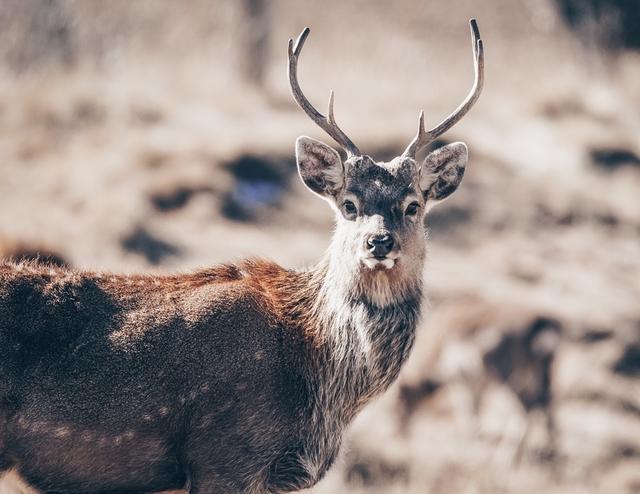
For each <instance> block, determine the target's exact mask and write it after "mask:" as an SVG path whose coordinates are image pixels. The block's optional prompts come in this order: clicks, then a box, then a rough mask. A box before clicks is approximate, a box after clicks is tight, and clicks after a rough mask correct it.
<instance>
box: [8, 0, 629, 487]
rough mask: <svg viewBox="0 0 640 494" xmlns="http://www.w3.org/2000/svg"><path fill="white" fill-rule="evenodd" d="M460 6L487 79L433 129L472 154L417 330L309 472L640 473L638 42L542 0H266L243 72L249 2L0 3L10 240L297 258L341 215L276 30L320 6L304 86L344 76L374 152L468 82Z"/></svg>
mask: <svg viewBox="0 0 640 494" xmlns="http://www.w3.org/2000/svg"><path fill="white" fill-rule="evenodd" d="M472 16H474V17H477V19H478V22H479V26H480V30H481V33H482V38H483V40H484V43H485V45H484V46H485V51H486V55H485V56H486V69H485V70H486V85H485V90H484V93H483V95H482V97H481V99H480V100H479V103H478V104H477V105H476V107H475V108H474V109H473V110H472V111H471V112H470V114H469V115H468V116H467V117H466V118H465V119H464V120H463V121H462V122H461V123H460V124H459V125H457V126H456V127H455V128H454V129H453V130H452V131H450V132H449V134H448V135H446V136H445V138H446V139H447V141H452V140H463V141H465V142H466V143H467V144H468V145H469V149H470V165H469V167H468V172H467V176H466V178H465V180H464V182H463V184H462V186H461V188H460V190H459V191H458V192H457V193H456V194H454V196H453V197H452V198H451V199H449V200H448V201H447V202H446V203H444V204H443V205H441V206H439V207H438V208H436V209H435V210H434V211H433V213H432V214H431V216H430V217H429V218H428V224H429V226H430V239H429V245H430V249H429V262H428V266H427V269H426V271H425V280H426V283H427V287H428V296H429V304H428V306H427V308H426V313H425V316H424V320H423V323H422V325H421V328H420V334H419V337H418V341H417V346H416V350H415V352H414V355H413V356H412V358H411V359H410V362H409V363H408V364H407V367H406V369H405V371H404V372H403V374H402V375H401V377H400V379H399V382H398V384H397V385H395V386H394V387H393V388H392V389H391V390H390V391H389V392H388V393H387V394H386V395H385V396H384V397H382V398H381V399H379V400H378V401H377V402H376V403H374V404H373V405H372V406H370V407H369V408H367V409H366V410H365V411H364V412H363V413H362V414H361V416H360V417H359V418H358V419H357V420H356V423H355V424H354V425H353V427H352V429H351V430H350V432H349V434H348V438H347V439H346V442H345V447H344V451H343V454H342V456H341V458H340V460H339V462H338V463H337V464H336V466H335V467H334V468H333V469H332V471H331V472H330V474H329V475H328V477H327V478H326V479H325V480H324V481H323V482H321V483H320V484H319V485H318V486H317V487H316V488H315V489H313V492H317V493H335V492H363V493H364V492H372V493H373V492H377V493H424V492H429V493H492V494H493V493H518V494H526V493H531V494H533V493H540V492H547V493H639V492H640V84H638V81H639V80H640V53H638V52H633V51H616V52H615V53H614V52H603V51H600V50H599V49H597V48H595V47H594V46H593V45H591V44H589V43H584V42H582V41H580V40H578V39H577V38H576V37H574V36H573V35H572V34H571V32H570V31H569V30H568V29H567V28H566V27H565V24H564V23H563V21H562V19H561V18H560V17H559V15H558V13H557V10H556V9H555V7H554V4H553V3H552V2H551V0H543V1H538V2H528V1H525V0H512V1H507V0H492V1H485V2H474V1H471V0H466V1H461V0H454V1H451V2H435V1H430V0H429V1H427V0H424V1H412V0H397V1H395V2H382V1H371V0H369V1H365V0H355V1H348V2H311V1H306V0H304V1H296V2H294V1H291V0H277V1H274V2H269V3H268V9H267V18H268V23H269V30H268V35H267V36H266V38H265V41H264V42H265V43H266V45H264V46H265V47H266V50H265V52H264V53H262V54H261V55H260V59H261V60H266V63H265V64H264V69H265V72H264V78H263V79H261V80H254V81H253V82H252V81H251V80H250V79H247V77H246V76H245V77H243V76H242V75H241V74H243V73H244V72H246V66H247V63H248V62H247V60H248V59H247V48H246V46H247V41H246V29H245V28H246V23H247V18H246V17H247V15H246V13H245V12H244V11H243V9H242V6H241V3H240V2H234V1H232V0H225V1H222V0H220V1H210V2H207V1H203V0H192V1H190V2H171V1H169V0H166V1H165V0H157V1H151V0H139V1H136V2H128V1H121V0H113V1H110V2H101V1H99V0H84V1H82V0H68V1H64V0H58V1H51V2H39V1H35V0H29V1H20V0H0V61H1V64H0V171H1V172H2V174H1V176H2V179H1V180H0V250H2V251H3V253H4V254H7V255H11V254H14V255H15V254H28V255H35V253H36V252H41V255H42V256H43V257H45V258H46V257H47V256H50V255H52V254H53V253H56V254H57V255H58V256H59V257H61V258H63V259H64V260H66V262H68V263H69V264H71V265H73V266H77V267H91V268H100V269H111V270H117V271H143V270H160V271H168V270H171V271H173V270H190V269H194V268H197V267H199V266H203V265H208V264H212V263H218V262H223V261H229V260H234V259H237V258H240V257H245V256H259V257H268V258H272V259H275V260H277V261H278V262H280V263H282V264H283V265H285V266H287V267H300V266H305V265H310V264H312V263H313V262H315V260H317V259H318V258H319V257H320V256H321V255H322V253H323V250H324V249H325V247H326V246H327V244H328V241H329V238H330V235H331V225H332V216H331V212H330V209H329V208H328V207H327V206H326V205H325V204H324V203H323V202H322V201H320V200H319V199H317V198H316V197H314V196H312V195H311V194H309V193H308V192H306V191H305V189H304V188H303V186H302V185H301V183H300V182H299V180H298V178H297V173H296V171H295V162H294V160H293V143H294V141H295V138H296V137H297V136H298V135H303V134H306V135H311V136H314V137H317V138H320V139H323V140H325V141H326V142H327V143H331V144H333V143H332V142H331V141H330V139H329V138H328V137H326V136H324V135H322V133H321V131H320V130H319V129H318V128H317V127H315V126H314V124H313V123H312V122H311V121H310V120H309V119H308V118H307V117H306V116H305V115H304V114H303V113H302V112H301V111H300V110H298V109H297V107H295V104H294V103H293V101H292V98H291V97H290V95H289V92H288V91H289V89H288V85H287V81H286V76H285V75H286V72H285V62H286V41H287V39H288V38H289V37H292V36H296V35H297V34H298V33H299V32H300V30H301V29H302V27H304V26H305V25H309V26H310V27H311V29H312V33H311V36H310V38H309V40H308V41H307V45H306V48H305V53H304V56H303V57H302V60H301V63H300V80H301V83H302V85H303V87H304V88H305V91H306V93H307V95H308V96H309V98H310V99H311V100H312V101H313V102H314V104H316V105H317V106H318V107H319V108H322V107H323V106H324V102H325V101H326V100H327V98H328V93H329V89H331V88H333V89H334V90H335V92H336V118H337V119H338V121H339V122H340V125H341V127H342V128H343V129H345V131H346V132H347V133H348V134H349V135H350V136H351V137H352V138H353V140H354V141H355V142H356V143H357V144H358V146H359V147H360V148H361V149H363V150H364V151H365V152H367V153H369V154H371V155H372V156H373V157H374V158H377V159H386V158H389V157H391V156H393V155H395V154H398V153H399V152H401V151H402V149H403V148H404V146H405V145H406V144H407V143H408V142H409V140H410V139H411V138H412V136H413V135H414V133H415V131H416V126H417V116H418V112H419V110H420V109H424V110H425V113H426V118H427V124H432V125H433V124H435V123H437V121H439V119H442V118H444V116H446V114H448V112H449V111H451V110H452V109H453V108H454V107H455V106H456V105H457V104H458V103H459V102H460V101H461V100H462V98H463V97H464V95H465V94H466V92H467V91H468V89H469V87H470V86H471V82H472V74H473V72H472V57H471V48H470V43H469V33H468V26H467V21H468V19H469V18H470V17H472ZM265 57H266V58H265ZM249 65H251V64H249ZM243 71H244V72H243ZM53 260H56V259H55V258H54V259H53ZM60 260H61V259H60ZM540 321H543V322H540ZM544 321H546V322H544ZM540 324H542V326H540V327H545V328H547V329H548V328H552V330H547V331H546V332H543V333H541V335H542V336H541V337H540V338H530V339H528V337H527V335H528V334H530V333H531V331H532V328H535V327H537V326H536V325H540ZM505 359H506V360H505ZM506 361H508V362H509V363H508V365H507V364H505V362H506ZM545 369H546V370H545ZM546 371H548V372H549V373H550V374H549V376H548V382H545V378H544V372H546ZM525 402H526V403H527V404H529V405H530V406H528V408H526V407H525V406H524V404H525ZM536 405H539V406H537V407H536ZM525 431H526V434H525Z"/></svg>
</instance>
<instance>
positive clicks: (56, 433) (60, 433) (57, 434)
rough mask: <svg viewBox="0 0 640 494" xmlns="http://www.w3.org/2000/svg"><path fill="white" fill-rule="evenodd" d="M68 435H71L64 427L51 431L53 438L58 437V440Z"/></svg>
mask: <svg viewBox="0 0 640 494" xmlns="http://www.w3.org/2000/svg"><path fill="white" fill-rule="evenodd" d="M69 434H71V430H70V429H69V428H68V427H64V426H62V427H56V428H55V429H54V430H53V435H54V436H55V437H60V438H62V437H67V436H68V435H69Z"/></svg>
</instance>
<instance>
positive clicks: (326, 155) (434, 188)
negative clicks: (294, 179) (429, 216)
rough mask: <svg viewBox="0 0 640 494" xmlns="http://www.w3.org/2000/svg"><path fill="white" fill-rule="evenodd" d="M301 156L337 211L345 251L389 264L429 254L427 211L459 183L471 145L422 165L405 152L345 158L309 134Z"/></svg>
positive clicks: (299, 146) (376, 265)
mask: <svg viewBox="0 0 640 494" xmlns="http://www.w3.org/2000/svg"><path fill="white" fill-rule="evenodd" d="M296 156H297V160H298V169H299V172H300V176H301V178H302V180H303V182H304V183H305V185H306V186H307V187H308V188H309V189H311V191H312V192H314V193H316V194H318V195H320V196H321V197H323V198H324V199H326V200H328V201H329V202H330V203H331V204H332V206H333V207H334V209H335V210H336V212H337V228H336V237H337V239H338V241H339V242H340V243H341V245H342V248H343V249H344V252H345V255H347V256H351V257H352V258H354V259H357V260H358V261H359V262H360V263H361V265H362V266H364V267H367V268H369V269H382V268H384V269H387V270H390V269H393V268H394V267H395V266H396V265H397V264H398V263H401V262H403V261H404V262H410V261H411V259H415V260H418V259H420V260H421V259H422V257H424V249H425V245H424V244H425V230H424V226H423V225H424V222H423V219H424V215H425V214H426V211H427V210H428V209H429V208H430V207H431V206H432V205H434V204H435V203H437V202H439V201H441V200H443V199H445V198H446V197H447V196H449V195H450V194H451V193H452V192H453V191H454V190H455V189H456V187H457V186H458V185H459V183H460V181H461V180H462V175H463V173H464V168H465V165H466V162H467V152H466V146H465V145H464V144H462V143H455V144H450V145H449V146H445V147H443V148H440V149H439V150H437V151H434V152H433V153H431V154H430V155H429V156H428V157H427V158H426V159H425V161H424V163H423V164H422V165H420V166H418V165H417V164H416V162H415V161H414V160H413V159H411V158H403V157H398V158H395V159H393V160H392V161H390V162H388V163H383V162H379V163H376V162H374V161H373V160H372V159H371V158H370V157H369V156H355V157H351V158H349V159H348V160H346V161H345V162H344V163H342V160H341V159H340V156H339V154H338V153H337V152H336V151H335V150H333V149H332V148H330V147H329V146H327V145H325V144H323V143H321V142H319V141H316V140H314V139H310V138H308V137H300V138H298V141H297V143H296Z"/></svg>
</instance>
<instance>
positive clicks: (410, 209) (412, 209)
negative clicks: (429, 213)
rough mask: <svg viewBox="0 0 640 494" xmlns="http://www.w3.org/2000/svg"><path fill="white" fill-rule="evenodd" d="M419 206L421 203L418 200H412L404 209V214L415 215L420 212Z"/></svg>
mask: <svg viewBox="0 0 640 494" xmlns="http://www.w3.org/2000/svg"><path fill="white" fill-rule="evenodd" d="M419 207H420V204H418V203H417V202H412V203H411V204H409V205H408V206H407V209H405V210H404V214H405V215H406V216H415V215H416V213H417V212H418V208H419Z"/></svg>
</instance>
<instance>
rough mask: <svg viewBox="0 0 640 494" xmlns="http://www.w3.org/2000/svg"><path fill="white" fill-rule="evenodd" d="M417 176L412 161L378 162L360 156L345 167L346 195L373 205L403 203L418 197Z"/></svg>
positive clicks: (348, 162)
mask: <svg viewBox="0 0 640 494" xmlns="http://www.w3.org/2000/svg"><path fill="white" fill-rule="evenodd" d="M417 175H418V174H417V170H416V165H415V162H414V161H413V160H410V159H401V158H396V159H394V160H392V161H389V162H375V161H373V159H371V158H370V157H369V156H359V157H357V158H352V159H350V160H348V161H347V162H346V163H345V193H347V194H353V195H355V196H356V197H357V198H358V199H359V200H360V201H362V202H365V203H371V204H374V203H377V204H381V203H397V202H402V201H403V200H404V199H405V198H406V197H407V196H409V195H414V194H417V191H416V188H415V183H416V181H417Z"/></svg>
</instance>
